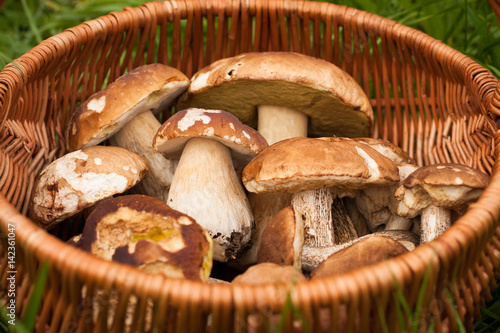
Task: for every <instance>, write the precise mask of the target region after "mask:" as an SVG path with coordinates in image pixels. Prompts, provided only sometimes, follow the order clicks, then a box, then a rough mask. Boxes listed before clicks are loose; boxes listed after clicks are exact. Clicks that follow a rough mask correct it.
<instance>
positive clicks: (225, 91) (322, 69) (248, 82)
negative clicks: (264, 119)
mask: <svg viewBox="0 0 500 333" xmlns="http://www.w3.org/2000/svg"><path fill="white" fill-rule="evenodd" d="M191 82H192V83H191V85H190V86H189V88H188V90H187V92H186V93H184V95H183V96H182V97H181V98H180V100H179V108H187V107H202V108H206V109H222V110H226V111H228V112H231V113H232V114H234V115H235V116H236V117H238V118H239V119H240V120H241V121H242V122H243V123H245V124H247V125H249V126H252V127H254V128H255V127H256V125H257V112H256V111H257V106H259V105H275V106H283V107H288V108H291V109H294V110H297V111H300V112H302V113H304V114H306V115H307V116H309V130H308V132H309V135H311V136H332V135H337V136H347V137H356V136H369V134H370V131H371V126H372V123H373V111H372V108H371V105H370V101H369V100H368V98H367V96H366V94H365V93H364V92H363V90H362V89H361V87H360V86H359V85H358V84H357V82H356V81H355V80H354V79H353V78H352V77H351V76H349V75H348V74H347V73H346V72H344V71H343V70H341V69H340V68H338V67H337V66H335V65H333V64H332V63H330V62H327V61H324V60H321V59H317V58H313V57H310V56H306V55H302V54H298V53H292V52H255V53H244V54H240V55H238V56H235V57H232V58H226V59H221V60H218V61H216V62H214V63H212V64H211V65H209V66H207V67H205V68H203V69H201V70H200V71H199V72H198V73H196V74H195V75H194V76H193V77H192V81H191Z"/></svg>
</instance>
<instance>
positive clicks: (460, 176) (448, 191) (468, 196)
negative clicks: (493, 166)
mask: <svg viewBox="0 0 500 333" xmlns="http://www.w3.org/2000/svg"><path fill="white" fill-rule="evenodd" d="M489 179H490V177H489V176H488V175H486V174H484V173H482V172H480V171H479V170H476V169H474V168H471V167H468V166H466V165H462V164H453V163H441V164H432V165H427V166H423V167H420V168H418V169H417V170H415V171H413V172H412V173H411V174H410V175H408V177H407V178H406V179H405V180H404V181H403V182H402V183H401V184H402V187H400V189H398V191H397V192H396V195H397V196H398V197H399V198H400V199H403V198H404V203H405V204H406V205H407V206H408V207H410V208H412V209H422V208H425V207H427V206H428V205H429V204H431V203H432V204H433V205H435V206H438V207H443V208H448V209H455V208H458V207H460V206H463V205H465V204H467V203H468V202H471V201H474V200H476V199H477V198H478V197H479V196H480V195H481V193H482V191H483V190H484V189H485V188H486V186H487V185H488V183H489ZM403 188H404V189H407V190H406V191H404V195H403Z"/></svg>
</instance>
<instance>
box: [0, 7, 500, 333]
mask: <svg viewBox="0 0 500 333" xmlns="http://www.w3.org/2000/svg"><path fill="white" fill-rule="evenodd" d="M260 51H293V52H299V53H303V54H307V55H311V56H314V57H318V58H322V59H325V60H327V61H329V62H332V63H334V64H335V65H337V66H339V67H340V68H342V69H344V70H345V71H347V72H348V73H349V74H351V75H352V76H353V77H354V78H355V79H356V80H357V81H358V82H359V83H360V85H361V87H362V88H363V90H364V91H365V92H366V94H367V95H368V96H369V97H370V99H371V103H372V106H373V109H374V112H375V121H374V124H373V125H374V126H373V130H372V134H371V136H372V137H375V138H383V139H387V140H389V141H391V142H392V143H394V144H396V145H398V146H400V147H402V148H403V149H404V150H405V151H407V152H408V153H409V154H410V156H412V157H414V158H415V159H416V160H417V163H418V164H419V165H428V164H434V163H438V162H454V163H461V164H466V165H470V166H472V167H474V168H477V169H479V170H481V171H483V172H485V173H488V174H490V175H493V176H494V175H495V172H494V165H495V157H496V154H495V140H494V138H495V133H496V129H497V125H496V121H497V120H496V115H495V114H494V110H493V108H494V107H493V106H492V105H493V104H494V103H493V102H496V99H494V97H493V96H494V93H495V88H496V87H497V85H498V82H497V80H496V79H495V78H494V77H493V76H492V75H491V74H490V73H489V72H488V71H487V70H486V69H484V68H483V67H481V66H480V65H478V64H477V63H475V62H474V61H472V60H471V59H469V58H468V57H466V56H465V55H463V54H461V53H459V52H457V51H455V50H453V49H451V48H450V47H448V46H446V45H444V44H443V43H441V42H439V41H437V40H434V39H432V38H430V37H429V36H427V35H425V34H423V33H421V32H419V31H416V30H414V29H411V28H408V27H406V26H404V25H401V24H399V23H397V22H394V21H391V20H389V19H386V18H382V17H379V16H376V15H373V14H369V13H366V12H362V11H359V10H356V9H353V8H348V7H345V6H337V5H334V4H328V3H322V2H303V1H263V0H255V1H242V2H238V1H207V2H201V1H167V2H151V3H148V4H146V5H144V6H141V7H139V8H127V9H126V10H124V11H123V12H118V13H111V14H109V15H106V16H104V17H101V18H98V19H96V20H93V21H88V22H85V23H83V24H81V25H79V26H77V27H74V28H71V29H68V30H67V31H65V32H63V33H61V34H58V35H56V36H54V37H52V38H50V39H48V40H45V41H43V42H42V43H41V44H40V45H39V46H37V47H36V48H34V49H32V50H31V51H30V52H28V53H27V54H25V55H23V56H22V57H21V58H19V59H17V60H15V61H14V62H12V63H11V64H9V65H8V66H6V67H5V68H4V70H3V71H2V72H1V73H0V120H1V126H0V128H1V130H2V132H0V152H1V155H0V156H1V160H0V171H1V173H0V190H1V193H2V194H3V196H5V199H6V201H8V202H10V203H11V204H12V205H13V207H14V208H12V209H13V210H10V209H11V208H9V207H7V204H6V202H4V201H2V202H1V205H0V209H4V210H5V214H6V215H5V214H0V215H5V217H4V218H3V220H2V222H5V221H7V220H8V219H10V218H11V216H12V219H11V220H9V221H13V220H15V221H19V222H16V223H20V225H22V228H23V230H19V234H18V236H17V237H18V239H19V247H20V249H19V250H18V251H19V257H20V258H21V259H20V261H19V262H20V263H23V269H22V272H21V273H19V277H20V279H19V291H18V296H17V298H18V299H20V300H22V299H24V297H26V295H27V294H29V292H30V286H31V282H30V281H33V280H34V277H35V276H36V273H37V271H38V270H39V266H38V264H39V262H40V261H43V260H45V259H48V260H49V261H50V262H51V263H52V267H51V273H50V280H49V283H48V285H47V288H46V290H47V291H46V293H47V297H48V299H49V300H47V301H46V302H44V306H43V307H42V308H41V314H40V320H39V322H38V325H39V327H38V329H39V330H42V329H43V328H44V327H45V325H49V326H50V327H51V328H55V329H56V330H57V329H59V328H66V329H67V328H68V327H70V326H69V325H73V324H74V325H76V327H78V328H85V327H94V325H97V326H98V325H101V326H100V327H105V328H106V327H107V328H109V327H110V326H109V325H111V326H112V327H113V329H116V330H117V331H119V330H120V329H123V328H124V327H125V326H126V325H130V323H132V324H131V325H133V326H134V325H135V327H137V328H142V329H144V328H146V327H151V326H148V325H153V326H154V327H167V328H169V329H171V330H173V331H175V330H177V329H180V328H184V325H188V326H189V328H190V330H192V331H196V329H197V328H200V327H205V326H209V327H211V329H212V330H215V331H224V330H228V331H232V330H237V329H235V327H238V325H243V326H247V325H250V324H249V323H251V322H252V320H254V321H260V322H259V324H258V325H257V324H256V326H257V327H263V325H265V324H266V321H269V320H271V319H269V318H271V317H272V316H267V315H262V314H263V313H276V312H278V313H279V311H281V309H282V307H283V304H284V302H286V297H284V296H283V293H282V291H280V290H278V289H276V288H275V287H272V286H263V287H260V288H256V289H248V288H239V287H235V288H230V287H227V286H210V287H207V286H203V285H199V284H196V283H187V282H186V283H184V282H179V281H169V280H166V279H162V278H160V277H156V276H154V277H151V276H147V275H145V274H142V273H137V272H135V271H133V270H129V269H127V268H126V267H122V266H121V265H114V264H113V265H111V264H107V263H102V262H100V261H99V260H95V259H93V258H89V256H88V255H86V254H82V253H79V252H78V251H77V252H75V250H74V249H72V248H70V247H69V246H67V245H64V244H63V243H62V242H60V241H58V240H56V239H55V238H53V237H51V236H49V235H45V234H44V233H43V232H41V231H40V230H37V228H36V227H34V226H33V225H32V223H30V221H28V220H27V219H26V218H25V217H23V215H26V212H27V209H28V203H29V200H30V194H31V189H32V187H33V183H34V179H35V177H36V175H37V173H38V172H39V171H40V170H41V168H42V167H43V166H45V165H47V164H48V163H50V162H51V161H52V160H54V159H55V158H57V157H59V156H62V155H63V154H64V153H65V152H66V150H65V138H64V133H65V128H66V124H67V122H68V120H69V117H70V116H71V114H72V113H73V112H74V111H75V109H76V107H77V106H78V105H79V103H80V102H82V101H84V100H85V99H86V98H88V97H89V96H90V95H91V94H92V93H94V92H96V91H98V90H101V89H102V88H103V87H105V86H106V85H107V83H108V82H111V81H113V80H115V79H116V78H117V77H119V76H120V75H122V74H124V73H125V72H127V71H130V70H131V69H133V68H136V67H138V66H140V65H143V64H147V63H153V62H160V63H164V64H168V65H170V66H172V67H175V68H178V69H180V70H181V71H183V72H184V73H185V74H186V75H187V76H188V77H190V76H191V75H192V74H193V73H195V72H196V71H197V70H198V69H200V68H202V67H204V66H206V65H208V64H210V63H212V62H213V61H215V60H217V59H220V58H224V57H230V56H234V55H237V54H240V53H243V52H260ZM492 100H493V102H491V101H492ZM490 102H491V103H492V104H490ZM492 110H493V111H492ZM169 115H170V111H167V112H165V113H163V114H162V115H160V116H159V117H160V120H161V121H164V120H165V119H167V118H168V116H169ZM493 179H495V177H493ZM494 192H496V190H495V188H494V186H490V189H489V191H487V192H486V193H492V196H491V198H490V197H489V196H488V194H486V195H485V196H486V197H487V198H483V199H482V201H481V200H480V201H479V202H478V204H477V205H476V206H475V207H473V212H470V213H468V214H467V215H466V216H464V217H463V218H462V219H460V220H461V221H462V222H461V223H458V225H457V226H456V227H454V231H450V232H449V237H448V238H446V237H445V240H446V239H449V242H448V243H446V242H444V243H443V242H441V243H440V242H434V243H436V244H433V245H429V246H427V247H422V249H419V251H417V252H415V253H412V254H410V255H408V256H404V257H403V258H400V259H398V260H395V261H391V262H390V263H388V264H387V265H389V266H390V267H391V271H392V272H393V273H394V276H391V275H390V274H388V273H387V272H386V271H387V266H380V267H379V266H377V267H375V268H373V269H366V270H363V271H362V272H358V273H356V274H354V275H353V276H354V279H352V276H350V277H349V278H347V277H341V278H338V279H334V280H333V281H320V282H317V283H316V282H315V283H308V284H304V285H300V286H298V288H297V290H296V292H295V293H294V294H293V296H294V299H293V301H294V303H295V304H297V306H298V307H299V308H300V309H301V311H302V312H303V314H304V316H305V318H306V319H307V320H308V322H309V323H316V325H319V324H318V323H319V322H321V321H322V320H323V319H324V318H323V319H321V318H322V317H321V316H325V315H324V312H325V311H326V312H327V313H331V314H332V316H333V317H329V316H328V315H326V317H328V318H329V319H328V320H327V322H328V323H336V324H338V325H340V326H339V327H344V326H341V325H346V328H348V329H347V331H349V330H350V329H356V330H361V331H364V330H363V329H364V328H370V329H372V330H374V329H375V328H377V327H378V328H381V327H380V326H374V327H373V328H372V327H368V326H369V325H370V322H371V321H370V319H369V318H371V317H372V315H374V314H376V315H378V312H379V311H381V310H380V307H379V306H380V305H382V306H383V309H386V310H384V311H385V314H386V315H387V316H386V317H387V318H388V319H387V323H389V325H391V327H392V325H397V324H393V323H391V321H390V320H391V318H392V319H394V318H395V316H396V312H395V311H396V310H395V308H396V305H395V303H396V301H395V300H394V298H393V297H392V296H390V295H391V293H392V292H393V291H394V284H393V283H392V282H393V281H394V280H393V279H394V278H395V279H396V280H397V281H398V282H399V285H400V286H401V288H402V292H403V294H404V295H405V296H406V297H407V300H408V302H409V304H410V307H414V306H416V304H417V303H418V293H417V292H416V291H415V290H414V287H415V286H416V285H418V284H421V283H422V281H424V280H425V281H427V283H429V285H431V286H433V288H429V291H427V292H426V293H425V295H424V300H423V301H424V303H425V302H427V304H428V303H429V302H430V300H431V299H432V298H433V297H436V295H437V294H438V293H440V292H442V291H443V288H444V282H443V281H451V279H452V275H453V274H455V272H458V274H459V276H460V279H463V281H468V279H470V281H468V282H464V285H466V286H467V287H464V289H463V290H462V289H460V288H458V289H457V288H455V290H452V292H453V293H454V297H455V299H456V300H457V302H461V303H459V304H458V305H459V314H460V316H461V317H462V318H465V320H466V321H469V322H470V321H471V320H472V318H474V316H476V315H477V313H476V312H477V311H476V307H477V305H476V304H477V303H479V299H480V298H481V297H483V296H484V295H486V294H487V292H489V289H488V288H490V287H491V283H490V281H489V279H487V278H484V276H483V277H478V276H479V275H483V274H486V275H487V276H495V275H496V276H497V277H498V272H497V271H495V267H498V260H499V259H498V258H499V255H498V250H494V249H493V248H488V249H487V251H489V253H490V255H484V254H483V252H482V251H483V249H484V248H483V247H482V245H481V244H482V243H481V242H483V243H484V242H487V241H490V239H491V238H492V237H493V235H494V234H495V229H496V226H497V222H495V221H497V220H498V219H496V218H494V217H496V215H497V212H496V211H495V208H498V204H495V203H492V202H493V193H494ZM490 204H492V206H491V207H490V206H489V205H490ZM16 212H20V213H21V214H16ZM472 214H476V216H477V219H479V220H480V221H483V222H482V223H480V224H479V226H478V227H468V226H467V223H466V222H467V221H468V220H469V219H473V218H472ZM5 223H7V222H5ZM2 227H3V226H2ZM78 228H80V225H79V224H78V223H74V224H73V225H71V226H67V227H66V229H64V230H62V231H61V230H60V231H59V232H60V235H61V237H63V238H64V237H69V235H72V234H75V233H76V231H77V230H78ZM470 232H472V234H473V235H472V236H471V235H468V236H467V234H468V233H470ZM496 233H497V234H498V232H496ZM34 234H36V235H37V237H38V238H39V240H35V236H33V235H34ZM474 234H475V235H476V236H474ZM495 237H497V236H495ZM495 239H496V238H495ZM42 242H47V243H42ZM496 242H499V241H498V240H496ZM499 244H500V242H499ZM47 247H50V250H48V249H47ZM469 250H470V251H469ZM436 251H437V252H439V253H438V255H437V257H436V255H435V253H436ZM464 251H465V252H467V253H465V254H464ZM429 257H435V258H437V259H436V261H435V262H430V261H429ZM70 258H71V259H70ZM77 259H78V260H77ZM479 259H480V260H483V262H481V264H478V263H477V261H478V260H479ZM3 260H4V262H5V258H4V259H3ZM79 260H80V263H81V262H84V263H86V264H87V265H92V267H95V268H96V269H95V271H93V272H92V273H88V269H87V268H82V267H81V266H79V265H77V263H78V262H79ZM94 265H95V266H94ZM429 266H430V267H433V268H436V272H435V273H432V274H430V277H429V276H427V275H426V272H427V267H429ZM456 267H458V269H456ZM477 267H479V268H477ZM438 268H439V269H438ZM476 268H477V272H476V271H475V270H474V269H476ZM86 269H87V271H86ZM468 269H472V270H468ZM481 269H482V271H481ZM485 269H487V271H486V273H484V272H485V271H484V270H485ZM427 279H428V280H427ZM363 280H370V281H372V282H371V284H368V285H364V284H363V283H362V281H363ZM22 281H25V282H22ZM471 286H474V287H471ZM107 287H109V288H111V289H112V290H120V291H121V293H119V295H118V296H113V295H114V294H113V292H110V293H107V294H103V292H102V289H103V288H107ZM335 287H338V289H336V288H335ZM471 288H472V289H471ZM474 288H476V289H475V290H474ZM83 289H85V290H86V291H85V292H86V295H93V297H91V298H89V297H86V298H84V299H83V301H82V296H81V294H80V291H81V290H83ZM470 295H472V296H470ZM275 296H279V297H277V298H275ZM471 297H472V299H470V298H471ZM474 297H475V298H477V299H474ZM99 299H101V300H104V301H103V302H102V304H106V305H105V310H106V311H101V312H100V313H98V314H94V313H93V311H94V310H93V308H94V307H95V304H94V302H98V300H99ZM111 299H113V302H111V301H110V300H111ZM134 299H135V300H134ZM276 299H277V300H279V301H277V300H276ZM332 300H333V301H332ZM134 302H135V304H136V305H134V306H133V307H132V308H133V309H132V310H127V309H130V307H128V306H127V305H126V304H132V303H134ZM377 302H378V303H377ZM380 302H381V303H380ZM443 302H444V303H443V304H444V305H443V309H441V310H440V311H438V312H432V311H430V312H429V314H428V315H429V316H431V317H432V318H434V319H437V320H438V322H439V325H451V327H452V328H453V327H454V326H453V325H454V324H453V323H452V322H450V320H446V318H447V315H450V314H451V307H450V306H449V302H448V301H443ZM112 303H113V304H116V305H110V304H112ZM18 304H21V305H20V309H21V311H22V310H23V305H22V302H19V303H18ZM75 304H79V306H80V308H79V309H78V311H80V312H79V313H80V314H81V313H82V311H83V312H85V311H87V312H86V314H87V316H86V317H85V318H86V319H81V318H80V319H78V318H77V317H78V316H77V313H78V311H76V309H75V307H76V306H78V305H75ZM148 304H153V309H154V310H155V311H158V312H160V313H161V312H162V311H164V312H165V313H168V316H167V317H166V318H164V317H161V316H157V315H155V313H157V312H155V311H153V312H151V313H150V312H149V311H150V310H148V309H150V306H149V305H148ZM113 306H115V307H116V308H115V309H114V310H109V307H113ZM323 308H324V309H327V310H325V311H320V309H323ZM256 309H257V310H256ZM127 311H129V312H130V311H131V314H127ZM266 311H267V312H266ZM90 313H91V314H90ZM252 315H256V316H257V317H252ZM209 317H210V318H209ZM340 317H342V318H343V319H342V320H343V322H342V320H341V319H339V318H340ZM89 318H91V319H90V320H88V319H89ZM110 318H117V319H116V320H114V322H113V321H112V320H110ZM144 318H149V319H147V320H145V319H144ZM226 318H232V320H226ZM354 318H358V319H356V320H355V319H354ZM367 318H368V319H367ZM190 319H191V320H190ZM363 319H367V320H364V321H363ZM108 320H109V322H108ZM147 321H149V323H147ZM262 321H264V323H262ZM127 322H128V323H129V324H127ZM393 322H397V320H393ZM186 323H189V324H186ZM208 323H210V324H208ZM286 323H287V325H293V320H292V319H290V320H288V321H286ZM267 324H269V323H267ZM107 325H108V326H107ZM312 325H313V327H314V324H312ZM328 325H329V324H328ZM332 325H333V324H332ZM377 325H381V324H377ZM226 326H227V327H226ZM316 327H319V326H316ZM219 329H220V330H219ZM146 330H147V329H146ZM375 331H376V330H375Z"/></svg>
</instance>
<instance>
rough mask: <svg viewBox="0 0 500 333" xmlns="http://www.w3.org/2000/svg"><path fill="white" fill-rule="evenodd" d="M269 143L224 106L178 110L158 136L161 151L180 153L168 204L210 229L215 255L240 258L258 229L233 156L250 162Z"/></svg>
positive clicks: (169, 155) (171, 155)
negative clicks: (220, 107) (223, 109)
mask: <svg viewBox="0 0 500 333" xmlns="http://www.w3.org/2000/svg"><path fill="white" fill-rule="evenodd" d="M265 147H267V142H266V140H265V139H264V138H263V137H262V136H261V135H260V134H259V133H258V132H257V131H255V130H254V129H252V128H251V127H248V126H246V125H244V124H243V123H241V122H240V121H239V120H238V119H237V118H236V117H235V116H233V115H232V114H230V113H228V112H225V111H221V110H204V109H196V108H190V109H186V110H182V111H179V112H177V113H175V114H174V115H173V116H172V117H170V118H169V119H168V120H167V121H166V122H165V123H164V124H163V125H162V126H161V127H160V129H158V133H157V134H156V136H155V138H154V141H153V148H154V150H155V151H156V152H158V153H163V154H164V155H165V156H166V157H167V158H177V157H180V160H179V164H178V166H177V170H176V172H175V175H174V178H173V180H172V185H171V188H170V191H169V195H168V201H167V203H168V204H169V205H170V206H171V207H172V208H174V209H177V210H179V211H181V212H183V213H185V214H188V215H189V216H192V217H193V218H194V219H196V221H197V222H198V223H199V224H200V225H202V226H203V227H204V228H205V229H207V231H208V232H209V233H210V236H212V238H213V240H214V259H215V260H218V261H222V262H225V261H228V260H230V259H235V258H236V257H237V256H238V254H239V253H240V252H241V251H243V250H244V248H245V246H247V243H248V242H249V240H250V237H251V235H252V231H253V229H254V220H253V216H252V212H251V210H250V206H249V203H248V199H247V196H246V194H245V191H244V189H243V186H242V184H241V181H240V179H239V178H238V177H237V174H236V171H235V168H234V164H233V159H235V160H236V161H238V162H236V163H239V164H242V165H246V163H247V162H248V161H249V160H250V159H252V158H253V157H254V156H255V155H256V154H257V153H259V152H260V151H261V150H262V149H264V148H265Z"/></svg>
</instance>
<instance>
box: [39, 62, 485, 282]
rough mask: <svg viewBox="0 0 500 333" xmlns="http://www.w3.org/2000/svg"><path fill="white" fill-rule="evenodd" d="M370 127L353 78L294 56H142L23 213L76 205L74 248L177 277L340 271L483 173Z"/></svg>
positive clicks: (65, 214)
mask: <svg viewBox="0 0 500 333" xmlns="http://www.w3.org/2000/svg"><path fill="white" fill-rule="evenodd" d="M174 105H176V109H177V112H176V113H174V114H173V115H172V116H170V117H168V118H167V119H166V120H165V121H164V122H163V123H161V122H160V121H159V120H158V119H160V116H159V115H160V114H167V113H168V111H167V112H165V111H166V110H168V109H169V108H171V107H172V106H174ZM372 123H373V111H372V109H371V107H370V102H369V99H368V98H367V96H366V95H365V93H364V92H363V90H362V89H361V87H360V86H359V85H358V84H357V83H356V81H355V80H354V79H353V78H352V77H350V76H349V75H348V74H347V73H345V72H344V71H342V70H341V69H339V68H337V67H336V66H334V65H333V64H331V63H328V62H326V61H323V60H320V59H316V58H312V57H308V56H304V55H301V54H297V53H289V52H267V53H266V52H262V53H245V54H241V55H239V56H236V57H232V58H227V59H221V60H219V61H216V62H214V63H213V64H211V65H209V66H207V67H206V68H203V69H201V70H200V71H199V72H198V73H196V74H195V75H194V76H193V78H192V79H191V80H189V79H188V78H187V77H186V76H185V75H184V74H183V73H181V72H180V71H178V70H176V69H173V68H171V67H169V66H165V65H161V64H151V65H145V66H141V67H139V68H136V69H134V70H132V71H130V72H128V73H127V74H125V75H123V76H121V77H120V78H118V79H117V80H116V81H114V82H112V83H110V84H109V85H108V87H106V88H105V89H103V90H101V91H99V92H97V93H95V94H94V95H92V96H90V98H89V99H88V100H86V101H84V102H83V103H82V104H81V105H80V106H79V108H78V109H77V111H76V112H75V113H74V115H73V117H72V119H71V120H70V122H69V124H68V126H67V133H66V140H67V149H68V151H69V153H68V154H67V155H64V156H63V157H61V158H60V159H58V160H56V161H54V162H53V163H51V164H50V165H48V166H47V167H46V168H45V169H44V170H42V172H41V173H40V175H39V177H38V179H37V183H36V185H35V188H34V193H33V195H32V201H31V203H30V209H29V216H30V218H31V219H32V220H33V221H35V222H36V223H38V224H39V225H40V226H41V227H43V228H46V229H50V228H54V227H56V226H57V224H59V223H64V222H63V221H65V220H67V219H71V218H75V215H76V216H78V214H80V215H81V216H84V219H85V225H84V229H83V233H82V234H80V235H76V236H75V237H74V238H72V239H71V240H69V241H68V242H69V243H70V244H72V245H73V246H76V247H78V248H80V249H82V250H84V251H87V252H90V253H92V254H94V255H96V256H98V257H100V258H102V259H103V260H113V261H116V262H119V263H122V264H126V265H132V266H135V267H137V268H139V269H142V270H144V271H146V272H149V273H152V274H155V273H158V274H164V275H166V276H169V277H172V278H186V279H191V280H197V281H205V282H210V283H229V282H230V281H233V283H235V284H244V283H284V284H285V285H287V286H291V285H293V284H294V283H296V282H298V281H303V280H306V279H313V278H321V277H324V276H331V275H335V274H344V273H346V272H349V271H351V270H354V269H358V268H361V267H365V266H366V265H370V264H374V263H377V262H380V261H382V260H387V259H389V258H393V257H396V256H398V255H401V254H403V253H405V252H408V251H411V250H413V249H414V248H415V247H417V246H419V245H420V244H422V243H425V242H429V241H432V240H433V239H435V238H437V237H439V235H440V234H442V233H443V232H445V230H446V229H447V228H449V227H450V226H451V225H452V223H453V221H454V219H456V218H457V216H460V215H461V214H463V213H464V212H465V211H466V209H467V207H468V205H469V204H470V203H472V202H474V201H475V200H477V199H478V197H479V196H480V195H481V193H482V191H483V190H484V188H485V187H486V186H487V184H488V181H489V176H488V175H485V174H483V173H481V172H479V171H477V170H475V169H473V168H470V167H467V166H464V165H457V164H435V165H429V166H424V167H419V166H417V165H416V162H415V161H414V160H413V159H412V158H411V157H410V156H409V155H408V154H407V153H406V152H404V151H403V150H402V149H401V148H399V147H397V146H395V145H393V144H391V143H389V142H387V141H384V140H378V139H373V138H369V136H370V134H371V126H372ZM254 128H257V129H254ZM104 142H106V145H102V143H104Z"/></svg>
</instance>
